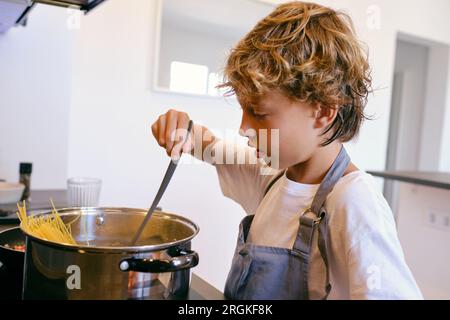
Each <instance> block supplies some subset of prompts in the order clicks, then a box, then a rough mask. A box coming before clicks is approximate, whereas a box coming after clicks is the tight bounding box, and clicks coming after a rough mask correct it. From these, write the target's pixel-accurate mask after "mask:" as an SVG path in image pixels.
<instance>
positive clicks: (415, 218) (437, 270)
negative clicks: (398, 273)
mask: <svg viewBox="0 0 450 320" xmlns="http://www.w3.org/2000/svg"><path fill="white" fill-rule="evenodd" d="M449 196H450V191H449V190H443V189H436V188H431V187H425V186H418V185H412V184H408V183H400V192H399V202H398V203H399V206H398V208H399V211H398V231H399V236H400V241H401V243H402V246H403V250H404V252H405V257H406V262H407V263H408V266H409V267H410V269H411V271H412V273H413V274H414V276H415V278H416V281H417V284H418V285H419V287H420V289H421V290H422V293H423V295H424V297H425V298H426V299H447V300H448V299H450V271H449V268H448V262H449V261H450V250H449V249H448V246H449V244H450V228H447V230H445V228H441V224H442V216H441V215H442V214H444V213H445V214H447V215H450V210H449V208H450V197H449ZM431 212H433V213H435V214H439V216H436V217H438V218H437V219H436V221H437V225H440V226H439V227H437V228H436V227H435V225H431V224H429V223H428V222H427V221H428V220H429V218H428V215H429V214H430V213H431Z"/></svg>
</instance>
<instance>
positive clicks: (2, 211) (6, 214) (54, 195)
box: [0, 190, 67, 231]
mask: <svg viewBox="0 0 450 320" xmlns="http://www.w3.org/2000/svg"><path fill="white" fill-rule="evenodd" d="M66 194H67V192H66V190H31V193H30V201H27V203H26V205H27V211H28V212H30V211H33V212H34V213H38V212H44V211H50V210H51V203H50V199H52V201H53V202H54V204H55V206H56V208H65V207H67V195H66ZM16 212H17V204H16V203H11V204H0V231H1V230H2V229H5V227H4V225H8V224H9V225H11V224H12V225H14V224H18V223H19V218H18V217H17V215H16Z"/></svg>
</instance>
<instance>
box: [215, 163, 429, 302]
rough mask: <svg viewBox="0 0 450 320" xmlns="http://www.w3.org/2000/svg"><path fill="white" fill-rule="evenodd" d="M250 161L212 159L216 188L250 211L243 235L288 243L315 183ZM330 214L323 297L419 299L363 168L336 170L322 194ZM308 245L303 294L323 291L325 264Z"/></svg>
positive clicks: (390, 221) (383, 205)
mask: <svg viewBox="0 0 450 320" xmlns="http://www.w3.org/2000/svg"><path fill="white" fill-rule="evenodd" d="M263 166H264V165H263V164H262V163H260V162H258V163H257V164H215V167H216V169H217V173H218V176H219V181H220V186H221V189H222V192H223V194H224V195H225V196H226V197H229V198H231V199H232V200H234V201H236V202H237V203H238V204H240V205H241V206H242V207H243V208H244V210H245V211H246V212H247V213H248V214H254V215H255V217H254V220H253V223H252V226H251V228H250V233H249V237H248V241H250V242H251V243H253V244H256V245H262V246H271V247H281V248H292V247H293V244H294V240H295V237H296V234H297V230H298V228H299V217H300V215H301V213H303V212H304V211H305V210H306V209H308V208H309V207H310V206H311V203H312V200H313V197H314V195H315V193H316V191H317V189H318V187H319V185H307V184H301V183H297V182H294V181H291V180H289V179H288V178H287V177H286V174H284V175H283V176H282V177H281V178H280V179H279V180H278V181H277V182H276V183H275V184H274V185H273V186H272V187H271V189H270V191H269V192H268V193H267V195H266V197H264V190H265V189H266V188H267V186H268V184H269V183H270V181H271V180H272V179H274V176H272V175H261V171H260V169H261V167H263ZM325 208H326V210H327V214H328V219H329V231H328V234H329V235H328V236H329V252H328V259H329V265H330V282H331V285H332V289H331V292H330V296H329V299H423V297H422V294H421V292H420V290H419V288H418V286H417V284H416V282H415V280H414V278H413V276H412V274H411V271H410V270H409V268H408V266H407V265H406V262H405V259H404V255H403V251H402V248H401V245H400V242H399V239H398V236H397V230H396V226H395V221H394V218H393V215H392V212H391V209H390V208H389V205H388V204H387V202H386V200H385V199H384V197H383V196H382V194H381V193H380V192H379V191H378V189H377V187H376V185H375V183H374V181H373V178H372V176H370V175H369V174H367V173H364V172H362V171H357V172H352V173H350V174H348V175H346V176H344V177H342V178H341V179H340V180H339V181H338V183H337V184H336V186H335V187H334V189H333V190H332V192H331V193H330V194H329V196H328V197H327V200H326V204H325ZM313 243H315V244H316V245H315V246H314V247H313V249H312V256H311V263H310V276H309V295H310V298H311V299H321V298H323V296H324V287H325V282H326V278H325V275H326V273H325V272H326V271H325V270H326V269H325V266H324V263H323V260H322V258H321V256H320V252H319V249H318V247H317V233H316V239H314V242H313Z"/></svg>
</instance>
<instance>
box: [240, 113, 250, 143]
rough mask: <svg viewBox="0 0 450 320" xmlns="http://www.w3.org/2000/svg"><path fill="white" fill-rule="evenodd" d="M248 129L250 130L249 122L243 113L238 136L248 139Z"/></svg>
mask: <svg viewBox="0 0 450 320" xmlns="http://www.w3.org/2000/svg"><path fill="white" fill-rule="evenodd" d="M249 129H251V125H250V122H249V121H248V117H247V115H246V114H245V112H244V113H243V114H242V120H241V126H240V128H239V134H240V135H241V136H243V137H246V138H249V134H248V132H249Z"/></svg>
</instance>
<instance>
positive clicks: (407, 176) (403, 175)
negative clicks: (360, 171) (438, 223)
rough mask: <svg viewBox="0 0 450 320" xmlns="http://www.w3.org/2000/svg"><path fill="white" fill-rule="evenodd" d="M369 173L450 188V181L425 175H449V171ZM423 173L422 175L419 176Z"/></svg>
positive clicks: (429, 185)
mask: <svg viewBox="0 0 450 320" xmlns="http://www.w3.org/2000/svg"><path fill="white" fill-rule="evenodd" d="M367 173H368V174H371V175H373V176H375V177H380V178H385V179H390V180H398V181H402V182H407V183H412V184H418V185H423V186H428V187H434V188H439V189H445V190H450V182H447V181H439V180H437V179H434V178H431V177H430V178H426V177H423V176H424V175H427V174H429V175H439V174H442V175H449V174H447V173H440V172H406V171H404V172H402V171H399V172H394V171H392V172H389V171H367ZM419 175H421V176H419Z"/></svg>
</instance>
